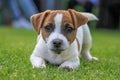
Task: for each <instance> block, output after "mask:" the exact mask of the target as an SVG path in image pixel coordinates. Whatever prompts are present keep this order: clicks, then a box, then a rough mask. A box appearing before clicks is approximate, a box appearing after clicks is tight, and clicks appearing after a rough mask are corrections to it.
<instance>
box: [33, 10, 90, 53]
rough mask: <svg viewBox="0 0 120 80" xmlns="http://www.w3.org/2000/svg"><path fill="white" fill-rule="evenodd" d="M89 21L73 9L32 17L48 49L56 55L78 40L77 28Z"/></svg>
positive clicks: (43, 13) (46, 12)
mask: <svg viewBox="0 0 120 80" xmlns="http://www.w3.org/2000/svg"><path fill="white" fill-rule="evenodd" d="M87 21H88V18H87V17H86V16H84V15H82V14H80V12H77V11H75V10H72V9H69V10H67V11H65V10H52V11H51V10H47V11H45V12H42V13H38V14H35V15H33V16H31V23H32V25H33V27H34V28H35V30H36V32H37V33H38V35H39V34H41V35H42V37H43V40H44V41H45V42H46V44H47V46H48V49H49V50H51V51H53V52H56V53H60V52H61V51H64V50H65V49H67V48H68V47H69V46H70V44H71V43H72V42H73V41H74V40H75V38H76V33H77V28H78V27H80V26H81V25H83V24H85V23H87ZM41 46H42V45H41Z"/></svg>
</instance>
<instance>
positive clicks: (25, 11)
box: [0, 0, 120, 30]
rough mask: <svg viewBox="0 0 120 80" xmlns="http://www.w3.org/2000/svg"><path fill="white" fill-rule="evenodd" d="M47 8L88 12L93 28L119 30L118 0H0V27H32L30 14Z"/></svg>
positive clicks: (119, 3)
mask: <svg viewBox="0 0 120 80" xmlns="http://www.w3.org/2000/svg"><path fill="white" fill-rule="evenodd" d="M48 9H50V10H58V9H59V10H67V9H75V10H77V11H80V12H90V13H93V14H95V15H96V16H97V17H98V18H99V21H97V22H95V23H93V24H94V28H104V29H113V30H120V0H111V1H110V0H0V27H14V28H25V29H32V25H31V24H30V16H31V15H33V14H36V13H40V12H43V11H45V10H48Z"/></svg>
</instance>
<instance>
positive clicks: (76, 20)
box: [68, 9, 88, 27]
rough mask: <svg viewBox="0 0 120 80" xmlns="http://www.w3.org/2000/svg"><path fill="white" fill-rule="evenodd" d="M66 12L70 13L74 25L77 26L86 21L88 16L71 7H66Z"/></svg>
mask: <svg viewBox="0 0 120 80" xmlns="http://www.w3.org/2000/svg"><path fill="white" fill-rule="evenodd" d="M68 12H69V13H70V15H71V17H72V20H73V24H74V26H76V27H79V26H81V25H84V24H85V23H87V22H88V18H87V17H86V16H84V15H83V14H81V13H80V12H77V11H75V10H73V9H68Z"/></svg>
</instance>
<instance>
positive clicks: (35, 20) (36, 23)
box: [30, 10, 50, 34]
mask: <svg viewBox="0 0 120 80" xmlns="http://www.w3.org/2000/svg"><path fill="white" fill-rule="evenodd" d="M49 13H50V10H47V11H45V12H42V13H38V14H34V15H32V16H31V18H30V21H31V23H32V25H33V27H34V29H35V30H36V32H37V33H38V34H39V33H40V28H41V27H42V25H43V22H44V20H45V17H46V16H47V15H48V14H49Z"/></svg>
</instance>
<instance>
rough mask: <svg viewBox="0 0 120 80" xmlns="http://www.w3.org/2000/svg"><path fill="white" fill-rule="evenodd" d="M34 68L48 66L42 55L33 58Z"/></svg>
mask: <svg viewBox="0 0 120 80" xmlns="http://www.w3.org/2000/svg"><path fill="white" fill-rule="evenodd" d="M31 63H32V65H33V68H46V65H45V61H44V59H42V58H41V57H34V58H31Z"/></svg>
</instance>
